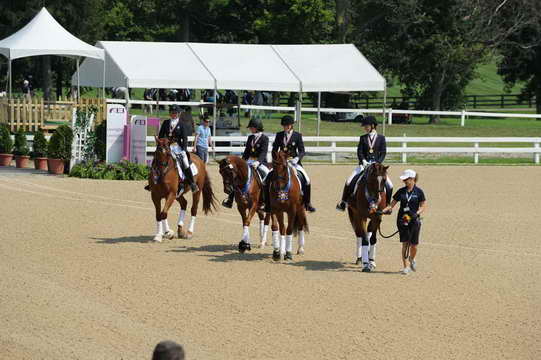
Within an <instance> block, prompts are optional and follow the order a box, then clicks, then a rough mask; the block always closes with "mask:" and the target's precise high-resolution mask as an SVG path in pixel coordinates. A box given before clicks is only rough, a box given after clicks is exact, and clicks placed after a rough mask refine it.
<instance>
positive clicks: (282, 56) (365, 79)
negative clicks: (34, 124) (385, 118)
mask: <svg viewBox="0 0 541 360" xmlns="http://www.w3.org/2000/svg"><path fill="white" fill-rule="evenodd" d="M97 46H98V47H101V48H103V49H104V50H105V54H106V55H105V57H106V80H105V86H107V87H119V86H127V87H132V88H190V89H213V88H214V87H215V86H216V88H218V89H232V90H268V91H308V92H318V91H383V90H384V89H385V79H384V78H383V77H382V76H381V75H380V74H379V73H378V72H377V70H376V69H375V68H374V67H373V66H372V65H371V64H370V63H369V62H368V61H367V60H366V58H365V57H364V56H363V55H362V54H361V53H360V52H359V51H358V50H357V48H356V47H355V46H354V45H351V44H346V45H254V44H205V43H153V42H127V41H101V42H98V44H97ZM102 67H103V63H101V62H98V61H96V60H94V59H86V60H85V61H84V62H83V64H82V66H81V69H80V83H81V85H82V86H94V87H99V86H101V85H102V82H103V80H102V71H103V70H102ZM76 82H77V77H76V74H74V75H73V77H72V83H74V84H75V83H76Z"/></svg>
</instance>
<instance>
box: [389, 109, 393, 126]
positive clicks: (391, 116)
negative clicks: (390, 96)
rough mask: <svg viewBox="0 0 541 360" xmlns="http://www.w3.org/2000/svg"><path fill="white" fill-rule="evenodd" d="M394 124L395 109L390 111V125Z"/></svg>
mask: <svg viewBox="0 0 541 360" xmlns="http://www.w3.org/2000/svg"><path fill="white" fill-rule="evenodd" d="M392 124H393V109H389V125H392Z"/></svg>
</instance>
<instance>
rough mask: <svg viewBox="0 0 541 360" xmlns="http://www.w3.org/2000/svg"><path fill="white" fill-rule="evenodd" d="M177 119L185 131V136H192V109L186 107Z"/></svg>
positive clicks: (193, 125) (193, 124)
mask: <svg viewBox="0 0 541 360" xmlns="http://www.w3.org/2000/svg"><path fill="white" fill-rule="evenodd" d="M179 118H180V122H181V123H182V125H184V128H185V129H186V134H188V136H191V135H193V134H194V129H195V122H194V120H193V116H192V108H191V107H190V106H186V107H185V108H184V111H183V112H182V113H181V114H180V117H179Z"/></svg>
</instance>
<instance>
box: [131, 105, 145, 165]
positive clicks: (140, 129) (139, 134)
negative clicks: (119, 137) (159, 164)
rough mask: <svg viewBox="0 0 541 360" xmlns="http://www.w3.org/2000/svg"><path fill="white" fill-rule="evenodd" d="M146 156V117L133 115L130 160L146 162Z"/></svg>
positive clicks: (138, 162) (139, 162)
mask: <svg viewBox="0 0 541 360" xmlns="http://www.w3.org/2000/svg"><path fill="white" fill-rule="evenodd" d="M146 158H147V117H146V116H142V115H135V116H132V117H131V131H130V161H131V162H134V163H137V164H146Z"/></svg>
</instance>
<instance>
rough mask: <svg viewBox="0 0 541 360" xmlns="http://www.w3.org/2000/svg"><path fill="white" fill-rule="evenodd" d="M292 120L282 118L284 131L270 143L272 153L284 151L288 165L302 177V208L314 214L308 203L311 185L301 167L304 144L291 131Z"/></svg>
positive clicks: (266, 198) (298, 135)
mask: <svg viewBox="0 0 541 360" xmlns="http://www.w3.org/2000/svg"><path fill="white" fill-rule="evenodd" d="M293 123H294V120H293V118H292V117H291V116H289V115H285V116H283V117H282V121H281V125H282V127H283V128H284V131H280V132H278V133H276V136H275V138H274V142H273V143H272V151H273V152H276V151H278V150H281V151H284V152H286V153H287V154H288V158H289V163H290V164H291V165H292V166H293V167H294V168H295V169H296V170H297V172H298V173H300V174H302V177H304V180H305V181H304V183H305V184H303V194H304V195H303V199H304V207H305V208H306V210H307V211H308V212H314V211H316V209H315V208H314V207H313V206H312V204H311V203H310V193H311V189H310V188H311V185H310V178H309V177H308V174H307V173H306V170H304V168H303V167H302V164H301V160H302V158H303V157H304V154H305V153H304V142H303V140H302V134H300V133H298V132H296V131H293ZM269 190H270V189H269V182H268V181H266V182H265V211H270V196H269V192H270V191H269Z"/></svg>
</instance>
